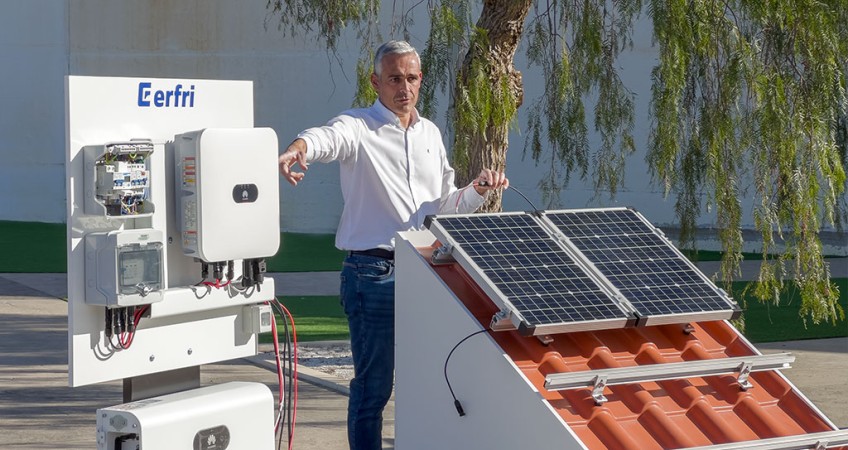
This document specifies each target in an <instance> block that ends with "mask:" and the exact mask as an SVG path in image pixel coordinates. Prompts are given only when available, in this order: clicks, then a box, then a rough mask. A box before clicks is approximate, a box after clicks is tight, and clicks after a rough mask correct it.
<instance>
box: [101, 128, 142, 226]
mask: <svg viewBox="0 0 848 450" xmlns="http://www.w3.org/2000/svg"><path fill="white" fill-rule="evenodd" d="M152 153H153V142H152V141H151V140H150V139H137V140H130V141H125V142H111V143H107V144H105V145H95V146H89V147H86V149H85V160H86V199H85V212H86V213H87V214H92V215H100V216H106V217H110V218H118V219H130V218H138V217H143V216H149V215H151V214H152V213H153V212H154V211H155V206H154V205H153V203H152V202H151V201H150V186H151V178H150V177H151V173H150V156H151V154H152Z"/></svg>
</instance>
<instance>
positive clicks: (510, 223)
mask: <svg viewBox="0 0 848 450" xmlns="http://www.w3.org/2000/svg"><path fill="white" fill-rule="evenodd" d="M436 221H437V223H438V225H439V226H440V227H441V228H443V229H444V231H445V232H446V233H447V235H448V236H449V237H450V239H452V240H453V241H454V242H453V244H454V245H456V246H457V247H458V248H460V249H461V250H462V251H463V252H465V253H466V254H467V255H468V257H469V258H470V260H471V261H472V262H473V263H474V264H475V265H476V266H478V267H479V268H480V270H481V271H482V274H483V275H484V276H485V277H486V278H487V279H488V280H489V281H490V282H491V283H492V285H493V286H495V287H496V288H497V289H498V290H499V291H500V292H501V293H502V294H503V295H504V297H505V299H504V300H506V302H507V303H508V304H509V305H511V306H512V308H513V309H514V311H515V312H517V313H518V314H520V316H521V317H522V318H523V321H524V323H525V324H526V325H527V326H528V327H530V328H533V327H539V326H555V325H559V324H569V323H577V322H588V321H601V320H607V319H623V320H626V319H627V318H628V313H626V312H625V311H623V310H622V309H621V308H620V307H619V306H618V305H617V304H616V303H614V302H613V300H612V299H611V298H610V297H609V296H608V294H607V293H606V292H605V291H604V290H602V289H601V288H600V287H599V286H598V284H597V283H596V281H595V280H594V279H592V278H591V277H590V276H588V275H587V274H586V272H585V271H584V270H583V269H582V268H581V267H580V266H578V265H577V264H576V263H575V262H574V260H573V259H572V258H571V257H570V256H569V254H568V253H566V252H565V251H564V250H563V249H562V248H561V247H560V246H559V245H558V244H557V242H556V241H555V240H554V238H553V237H552V236H551V235H550V234H549V232H548V231H546V230H545V229H544V228H543V227H542V226H541V225H540V224H539V223H537V222H536V221H535V220H534V219H533V218H532V217H531V216H530V215H527V214H503V215H472V216H439V217H438V218H437V219H436ZM432 229H433V227H432V226H431V230H432Z"/></svg>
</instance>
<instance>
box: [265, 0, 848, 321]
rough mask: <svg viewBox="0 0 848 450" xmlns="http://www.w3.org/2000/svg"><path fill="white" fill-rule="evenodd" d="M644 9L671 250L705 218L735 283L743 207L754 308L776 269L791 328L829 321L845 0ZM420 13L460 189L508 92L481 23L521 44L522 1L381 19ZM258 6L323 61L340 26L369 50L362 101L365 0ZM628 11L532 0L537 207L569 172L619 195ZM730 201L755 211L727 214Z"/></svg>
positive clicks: (664, 3)
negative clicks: (314, 39) (799, 320)
mask: <svg viewBox="0 0 848 450" xmlns="http://www.w3.org/2000/svg"><path fill="white" fill-rule="evenodd" d="M645 4H646V5H647V13H648V17H649V18H650V19H651V20H652V22H653V36H654V39H655V42H656V45H657V47H658V50H659V54H658V58H659V60H658V63H657V65H656V66H655V68H654V69H653V71H652V87H651V104H650V112H651V117H652V120H653V125H652V128H651V131H650V141H649V148H648V152H647V155H646V160H647V162H648V165H649V168H650V171H651V175H652V177H653V179H654V180H655V181H656V182H657V183H659V184H660V185H661V187H662V189H663V190H664V192H665V193H666V194H673V195H674V196H675V198H676V200H675V210H676V213H677V216H678V219H679V222H680V226H681V230H682V234H681V243H682V244H683V245H684V246H686V247H690V248H693V247H694V243H695V231H696V224H697V223H698V218H699V216H700V215H701V214H702V213H703V212H704V211H708V212H709V213H711V214H714V216H715V226H716V227H717V228H718V229H719V237H720V240H721V243H722V248H723V250H724V258H723V260H722V279H723V282H724V283H725V284H729V283H730V282H731V281H732V280H733V277H734V276H736V274H738V272H739V264H740V261H741V253H740V252H741V249H742V244H743V240H742V234H741V226H740V225H741V223H742V221H743V217H742V216H743V211H744V210H746V209H750V208H753V211H754V213H753V221H754V223H755V224H756V226H757V228H758V230H759V231H760V233H761V234H762V237H763V248H762V252H763V264H762V269H761V273H760V280H759V284H758V285H757V287H756V288H755V289H754V291H753V292H754V293H755V294H756V297H757V298H758V299H759V300H760V301H772V302H779V293H780V292H781V291H782V290H785V289H786V286H785V285H784V284H785V283H784V281H783V280H784V277H785V276H786V275H787V274H789V273H790V272H791V273H792V275H793V276H794V281H793V283H794V288H795V289H796V290H797V291H798V292H799V293H800V297H801V299H802V300H801V301H802V304H801V306H800V309H799V311H800V313H801V314H802V315H803V317H805V318H809V319H810V320H811V321H812V322H813V323H814V324H817V323H819V322H822V321H831V322H833V321H836V320H839V319H842V318H844V311H843V309H842V307H841V306H840V305H839V304H838V303H837V301H836V299H837V298H838V296H839V290H838V288H837V287H836V286H835V285H834V284H833V283H831V282H830V280H829V273H828V270H827V266H826V265H825V263H824V259H823V256H822V253H821V243H820V239H819V234H818V233H819V230H821V229H822V227H824V226H829V225H832V226H835V227H836V228H837V229H841V228H842V226H843V224H844V223H845V222H846V221H848V201H846V196H845V188H846V184H848V181H846V174H845V167H846V166H848V95H846V72H848V6H847V5H846V4H845V0H822V1H818V2H811V1H809V0H770V1H768V2H750V1H742V0H722V1H718V0H685V1H684V0H651V1H649V2H645ZM418 5H426V8H427V13H428V15H429V18H430V23H431V28H430V33H429V36H428V42H427V44H426V46H425V49H424V51H423V52H422V66H423V68H424V70H425V82H424V86H423V88H422V92H421V108H422V111H423V112H424V114H425V115H427V116H430V117H432V116H434V112H435V108H436V106H437V104H436V94H437V93H442V94H445V93H447V94H448V97H449V99H450V103H451V104H450V105H449V106H448V110H449V113H448V117H449V123H450V124H452V125H453V127H454V131H455V143H454V149H453V150H454V153H453V158H454V159H453V163H454V165H455V166H456V168H457V174H458V180H459V181H460V182H462V180H463V175H462V174H463V172H466V171H469V170H473V167H474V163H478V164H479V161H478V160H482V161H485V162H486V163H490V162H491V161H498V158H501V159H500V160H501V161H502V160H503V152H504V151H505V149H506V148H507V145H508V143H507V142H506V131H505V130H506V127H507V125H508V124H510V123H512V121H513V119H514V117H515V114H516V111H517V108H518V107H519V105H521V103H522V101H523V90H522V87H521V86H520V78H519V77H518V76H516V74H515V73H514V72H513V71H511V69H512V68H511V65H508V64H507V63H506V62H505V61H503V58H502V57H503V46H504V45H509V44H511V42H509V39H507V40H501V41H499V42H498V43H494V40H495V39H503V38H504V33H503V31H504V30H503V29H500V30H498V33H495V30H494V28H497V27H498V26H499V25H503V24H505V23H509V22H508V20H506V19H505V20H501V21H498V20H497V18H499V17H500V16H499V14H503V15H504V16H505V17H509V18H515V17H519V19H516V20H517V21H518V22H520V23H519V24H518V25H519V27H518V30H519V33H521V32H522V30H523V29H522V28H520V26H521V25H523V24H524V16H523V15H521V14H517V13H516V12H517V11H518V10H520V9H521V7H522V6H529V3H527V2H526V1H521V0H493V1H488V2H485V3H484V6H483V10H482V13H481V17H480V20H479V21H478V22H477V25H476V26H473V25H472V19H471V17H470V16H471V14H470V12H469V11H470V9H471V5H472V3H471V2H470V1H469V0H441V1H439V0H433V1H430V2H426V3H425V2H419V3H417V4H415V5H414V6H413V7H412V8H410V10H407V11H405V12H403V13H401V14H400V15H399V16H395V15H393V20H392V23H391V27H392V29H391V35H392V36H394V35H395V34H399V33H403V35H404V36H406V35H407V34H408V33H407V32H406V29H405V27H406V26H408V25H409V24H410V23H411V18H410V17H411V16H410V15H409V14H410V12H411V10H412V9H414V8H415V6H418ZM395 6H396V5H395V4H393V7H395ZM268 7H269V9H271V10H272V11H273V12H274V13H275V14H279V15H280V26H281V28H284V29H286V30H288V31H291V32H295V31H313V32H315V33H317V34H318V35H319V36H320V37H321V38H322V39H324V41H325V42H326V43H327V47H328V49H330V50H335V46H336V43H337V40H338V38H339V37H340V30H341V29H342V28H343V27H345V26H348V25H351V26H353V25H355V28H356V30H357V33H358V36H359V38H360V40H361V41H362V49H363V54H364V55H367V56H365V57H363V58H362V59H361V60H360V61H359V63H358V65H357V76H358V80H359V82H358V91H359V93H358V94H357V97H356V100H355V103H356V104H358V105H365V104H368V103H370V102H371V101H373V98H374V94H373V92H369V91H370V89H371V87H370V83H369V82H368V76H369V75H370V73H369V72H370V70H369V68H370V67H369V61H370V59H371V56H370V53H369V52H370V51H372V50H373V47H375V44H377V43H379V42H380V39H381V38H380V33H379V26H380V24H379V21H378V20H377V15H378V11H379V8H380V4H379V2H377V1H374V0H356V1H354V2H341V1H338V0H272V1H269V3H268ZM493 11H495V13H494V14H493V13H492V12H493ZM642 11H643V2H642V1H641V0H617V1H614V2H610V1H605V0H584V1H581V2H567V1H558V0H553V1H550V2H546V3H542V2H536V3H535V9H534V12H533V14H532V15H531V19H530V20H529V21H527V22H528V23H527V24H526V25H527V31H526V32H524V33H523V34H524V36H523V38H524V40H525V43H526V48H527V57H528V60H529V62H530V64H531V66H532V67H534V68H537V69H538V70H539V71H540V72H541V74H542V79H543V83H544V90H543V92H544V93H543V94H542V95H541V97H539V98H537V99H533V100H532V101H530V102H529V106H528V110H527V117H528V120H527V125H526V138H525V145H524V151H525V154H527V153H529V154H530V155H531V156H532V157H533V158H534V160H535V161H536V162H537V163H538V164H543V165H544V167H545V170H544V171H543V173H544V175H543V177H542V179H541V181H540V183H539V185H540V188H541V190H542V192H543V195H544V196H545V198H544V200H545V203H546V205H547V206H548V207H555V206H559V204H558V202H559V199H560V193H561V191H562V189H564V188H565V187H566V186H567V184H568V182H569V181H570V177H571V175H572V174H575V175H577V176H579V177H581V178H585V177H587V176H589V174H590V173H591V175H592V179H593V181H594V187H595V190H596V192H601V191H607V192H608V193H609V194H610V195H611V196H613V195H615V194H616V192H617V190H618V189H619V188H621V187H623V183H624V178H623V174H624V163H625V160H626V158H627V156H629V155H631V154H632V153H633V152H634V151H635V143H634V140H633V136H632V132H633V124H634V103H633V96H634V95H633V93H632V92H630V91H629V90H628V89H627V87H626V85H625V83H624V80H623V79H622V77H621V75H622V74H620V73H619V68H618V63H617V59H618V57H619V56H620V54H621V53H622V51H624V50H626V49H627V48H629V47H630V46H631V45H632V42H631V36H632V35H633V22H634V20H636V19H637V18H638V17H639V16H640V14H641V12H642ZM523 12H524V13H526V12H527V11H526V9H524V10H523ZM486 27H489V28H486ZM463 54H465V58H464V60H463V59H460V55H463ZM510 58H511V56H510ZM458 61H462V62H461V63H458ZM446 91H447V92H446ZM589 101H593V102H594V104H592V105H591V106H590V108H591V111H592V121H593V126H594V130H595V132H596V134H597V135H598V136H599V137H600V143H599V144H598V145H597V148H594V149H593V148H590V145H589V140H588V130H589V127H588V126H587V105H586V103H587V102H589ZM481 153H482V154H483V155H482V156H483V157H482V158H481V157H480V156H481ZM495 153H498V154H497V155H491V154H495ZM466 177H467V175H466ZM744 198H753V199H754V204H753V205H745V204H743V203H742V202H743V200H742V199H744ZM498 206H499V205H498ZM775 254H777V255H778V256H777V257H775V256H773V255H775ZM790 262H791V264H792V265H793V266H792V267H787V265H788V264H790Z"/></svg>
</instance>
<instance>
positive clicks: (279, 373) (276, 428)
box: [271, 309, 283, 435]
mask: <svg viewBox="0 0 848 450" xmlns="http://www.w3.org/2000/svg"><path fill="white" fill-rule="evenodd" d="M271 318H272V319H273V320H271V333H273V334H274V356H275V357H274V361H276V363H277V396H278V398H279V402H280V405H282V404H283V368H282V363H281V362H280V341H279V337H278V336H277V317H276V316H274V310H273V309H272V310H271ZM281 418H282V416H281V415H280V416H278V417H277V424H276V425H275V426H274V434H275V435H276V434H277V432H278V431H279V428H280V425H281V424H282V423H283V421H282V420H281Z"/></svg>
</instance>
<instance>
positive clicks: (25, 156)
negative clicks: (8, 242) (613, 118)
mask: <svg viewBox="0 0 848 450" xmlns="http://www.w3.org/2000/svg"><path fill="white" fill-rule="evenodd" d="M266 3H267V0H243V1H238V2H235V1H227V0H214V1H210V0H191V1H186V0H159V1H154V0H147V1H134V2H115V1H110V0H66V1H62V0H30V1H26V2H15V1H11V0H0V12H2V13H1V14H0V56H2V57H3V61H5V62H10V61H11V62H13V63H11V64H8V63H6V64H2V65H0V85H2V91H0V99H2V106H0V135H2V136H3V139H0V154H2V155H3V163H2V165H0V220H22V221H45V222H62V221H63V220H64V217H65V193H64V168H63V167H62V164H63V160H64V157H63V155H64V151H65V149H64V117H63V108H62V104H63V100H62V99H63V98H64V92H63V77H64V76H65V75H67V74H72V75H98V76H108V75H114V76H134V77H140V76H150V77H167V78H210V79H239V80H242V79H244V80H253V82H254V90H255V122H256V125H257V126H271V127H273V128H275V129H276V131H277V133H278V135H279V138H280V143H281V145H285V144H287V143H288V142H289V141H290V140H291V139H293V137H294V136H295V135H296V134H297V132H298V131H300V130H301V129H303V128H306V127H309V126H314V125H319V124H323V123H324V122H326V120H327V119H329V118H330V117H331V116H333V115H335V114H336V113H338V112H340V111H342V110H344V109H347V108H348V107H349V106H350V104H351V99H352V98H353V92H354V87H355V86H354V80H353V76H354V75H353V73H354V66H355V61H356V55H357V54H358V52H359V43H358V42H357V41H356V39H354V37H353V36H354V35H353V34H352V32H351V33H349V34H350V36H347V37H346V38H343V39H342V40H341V44H340V45H341V49H340V52H339V54H338V62H337V61H336V59H335V57H334V56H331V55H328V54H327V53H326V51H325V50H324V47H323V45H322V44H320V43H318V42H317V41H316V40H315V39H313V38H312V37H308V36H307V37H304V36H298V37H291V36H284V34H283V33H282V32H281V31H279V30H278V29H277V27H276V23H277V18H276V17H273V16H270V15H269V14H268V12H267V10H266ZM387 9H388V8H387ZM387 14H388V13H387ZM389 19H390V17H386V18H385V20H383V23H388V21H389ZM418 23H419V25H418V27H419V30H418V31H416V32H415V34H414V35H413V37H412V39H411V41H412V43H413V45H416V46H418V47H419V48H421V47H422V46H423V41H424V39H425V38H426V26H427V21H426V19H424V18H423V17H421V18H419V20H418ZM385 37H386V38H389V37H390V36H385ZM634 41H635V43H636V47H635V49H634V50H633V51H632V52H630V53H629V54H627V55H625V56H623V57H622V58H621V61H620V66H621V73H622V74H626V78H625V83H626V85H627V87H628V88H629V89H631V90H632V91H633V92H635V93H636V99H635V101H636V110H637V119H636V126H635V129H634V132H635V139H636V146H637V149H638V151H637V154H636V155H634V156H632V157H631V158H629V160H628V166H627V175H626V183H625V187H624V188H623V189H621V190H620V192H619V194H618V196H617V198H616V199H615V200H609V199H608V197H607V196H606V195H605V194H603V193H602V194H600V195H598V196H595V194H594V192H593V190H592V188H591V184H590V183H583V182H580V181H579V180H576V179H573V180H572V182H571V184H570V185H569V188H568V190H567V191H565V192H564V193H563V196H562V203H563V205H564V206H565V207H585V206H613V205H627V206H633V207H635V208H636V209H638V210H640V211H642V212H643V213H644V214H645V215H646V216H647V217H648V218H649V219H650V220H651V221H653V222H654V223H656V224H659V225H667V224H672V223H674V222H675V217H674V199H673V198H670V199H667V200H665V199H663V198H662V193H661V192H660V191H659V190H658V189H656V188H654V187H653V186H652V185H651V183H650V180H649V176H648V170H647V166H646V164H645V162H644V156H645V152H646V148H647V138H648V136H647V133H648V130H649V129H650V125H651V124H650V121H649V118H648V114H647V113H648V101H649V99H650V71H651V68H652V67H653V66H654V65H655V64H656V50H655V49H654V48H652V46H651V33H650V24H649V21H648V20H647V19H645V18H643V19H642V22H641V25H640V26H639V29H638V32H637V35H636V38H635V39H634ZM523 52H524V48H523V47H522V48H521V49H519V57H518V63H517V67H518V68H519V70H522V71H523V72H524V77H525V88H526V103H527V104H529V102H530V101H532V98H533V97H534V96H535V95H536V94H538V86H540V85H541V83H540V82H539V80H538V78H537V77H538V74H536V73H534V72H533V71H531V70H528V69H526V67H525V66H526V63H525V62H524V61H525V58H524V56H523ZM425 71H426V68H425ZM444 103H445V102H442V103H441V104H442V105H444ZM526 109H527V108H523V109H522V110H521V111H520V113H519V118H518V122H517V125H518V127H519V129H518V130H516V131H514V132H513V133H512V134H511V136H510V142H511V149H510V152H509V156H508V158H507V166H508V168H507V171H508V175H509V176H510V179H511V182H512V184H513V185H514V186H516V187H518V188H519V189H520V190H521V191H522V192H523V193H524V194H525V195H527V196H528V197H530V199H531V200H532V201H533V202H534V203H536V205H537V206H539V207H543V205H542V204H541V194H540V193H539V192H538V189H537V183H538V181H539V179H540V177H541V174H542V173H543V171H544V169H543V168H542V167H541V166H539V167H537V165H536V163H535V162H533V161H532V160H531V159H530V157H529V156H527V157H526V158H525V157H524V155H523V154H522V153H523V152H522V148H523V144H524V137H525V136H524V135H523V134H522V133H521V128H523V127H524V126H525V123H526V116H525V114H526ZM590 114H591V113H590ZM433 119H434V120H435V121H436V122H437V123H439V124H440V125H443V123H444V116H443V115H440V116H438V117H435V118H433ZM589 127H590V128H591V127H592V124H591V122H590V123H589ZM337 175H338V168H337V165H335V164H330V165H322V164H315V165H313V166H311V168H310V170H309V174H308V176H307V179H306V181H305V182H304V183H303V184H302V185H301V186H299V187H298V188H296V189H295V188H292V187H290V186H289V185H288V184H286V183H283V186H282V193H281V198H282V205H281V211H282V224H283V225H282V226H283V230H285V231H295V232H315V233H328V232H333V231H334V230H335V225H336V223H337V221H338V217H339V215H340V212H341V195H340V193H339V189H338V180H337ZM504 206H505V209H506V210H527V209H530V207H529V205H527V204H526V202H525V201H524V200H523V199H521V198H520V197H519V196H518V195H516V194H515V193H512V192H507V193H506V194H505V196H504ZM711 222H712V217H711V216H710V215H708V214H706V215H704V217H703V218H702V219H701V224H703V225H709V224H710V223H711ZM743 223H744V224H748V225H750V224H751V223H752V219H751V217H750V214H747V215H746V216H745V218H744V219H743Z"/></svg>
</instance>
